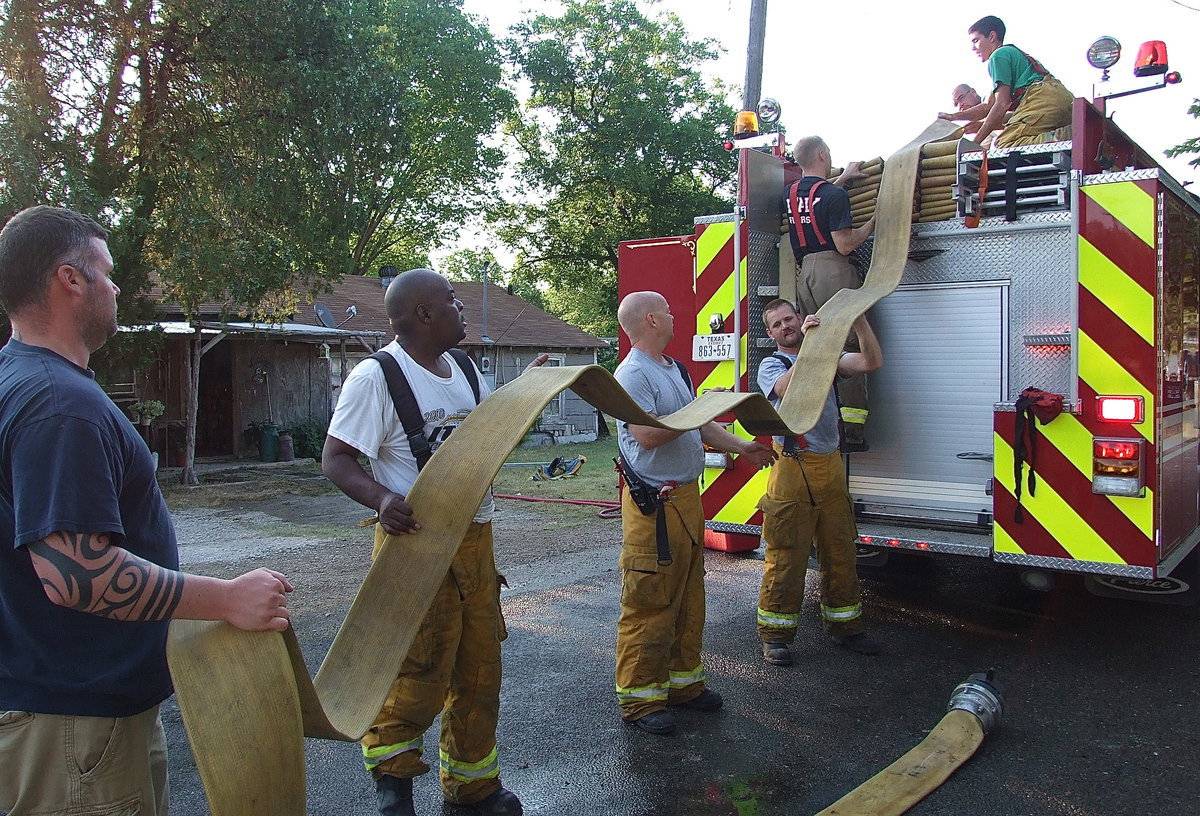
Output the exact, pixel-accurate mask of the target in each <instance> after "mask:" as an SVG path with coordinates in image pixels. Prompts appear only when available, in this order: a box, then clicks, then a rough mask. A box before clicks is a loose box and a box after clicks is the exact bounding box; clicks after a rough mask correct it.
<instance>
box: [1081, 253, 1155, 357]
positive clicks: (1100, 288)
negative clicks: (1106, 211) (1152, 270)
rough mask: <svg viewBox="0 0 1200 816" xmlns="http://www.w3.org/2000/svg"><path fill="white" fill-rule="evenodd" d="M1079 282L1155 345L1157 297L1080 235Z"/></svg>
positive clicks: (1148, 341) (1143, 337)
mask: <svg viewBox="0 0 1200 816" xmlns="http://www.w3.org/2000/svg"><path fill="white" fill-rule="evenodd" d="M1079 283H1080V284H1082V285H1083V287H1084V288H1086V289H1087V290H1088V291H1089V292H1091V293H1092V294H1093V295H1095V296H1096V299H1097V300H1099V301H1100V302H1101V303H1103V304H1104V305H1106V306H1108V308H1110V309H1112V310H1113V312H1114V313H1115V314H1116V315H1117V317H1119V318H1121V320H1122V321H1123V322H1125V323H1127V324H1129V327H1130V328H1131V329H1133V330H1134V331H1135V332H1137V333H1138V336H1139V337H1141V338H1142V339H1143V340H1145V341H1146V342H1147V343H1149V344H1151V345H1153V344H1154V296H1153V295H1151V294H1150V293H1149V292H1147V291H1146V290H1145V289H1144V288H1142V286H1141V285H1140V284H1139V283H1138V282H1137V281H1135V280H1134V279H1133V278H1131V277H1129V275H1127V274H1126V273H1125V270H1123V269H1121V267H1119V266H1117V265H1116V264H1115V263H1113V262H1112V261H1111V260H1109V259H1108V256H1107V255H1105V254H1104V253H1102V252H1101V251H1100V250H1098V249H1096V247H1095V246H1093V245H1092V243H1091V242H1090V241H1088V240H1087V239H1086V238H1084V237H1083V236H1082V235H1080V236H1079Z"/></svg>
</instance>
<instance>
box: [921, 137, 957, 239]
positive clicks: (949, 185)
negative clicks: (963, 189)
mask: <svg viewBox="0 0 1200 816" xmlns="http://www.w3.org/2000/svg"><path fill="white" fill-rule="evenodd" d="M957 147H958V140H953V141H949V142H934V143H932V144H927V145H925V146H924V147H923V148H921V170H920V173H919V174H918V176H917V195H916V201H915V204H914V207H913V220H914V221H918V222H921V223H927V222H929V221H949V220H950V219H952V218H957V217H958V202H957V201H955V199H954V184H955V181H956V179H957V175H958V154H957Z"/></svg>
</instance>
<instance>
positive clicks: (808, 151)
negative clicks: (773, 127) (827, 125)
mask: <svg viewBox="0 0 1200 816" xmlns="http://www.w3.org/2000/svg"><path fill="white" fill-rule="evenodd" d="M822 157H824V158H825V159H828V158H829V145H827V144H825V140H824V139H822V138H821V137H820V136H805V137H804V138H802V139H797V140H796V144H795V145H794V146H793V147H792V158H793V159H794V160H795V162H796V164H798V165H800V166H801V167H803V168H804V169H806V170H807V169H809V168H812V167H817V166H818V165H819V164H820V163H821V159H822Z"/></svg>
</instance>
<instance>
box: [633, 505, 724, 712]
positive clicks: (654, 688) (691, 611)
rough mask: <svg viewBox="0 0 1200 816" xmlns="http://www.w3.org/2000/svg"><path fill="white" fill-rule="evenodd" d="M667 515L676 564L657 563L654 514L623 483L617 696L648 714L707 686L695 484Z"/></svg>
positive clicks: (700, 535) (701, 533)
mask: <svg viewBox="0 0 1200 816" xmlns="http://www.w3.org/2000/svg"><path fill="white" fill-rule="evenodd" d="M658 512H662V513H665V514H666V519H667V537H668V540H669V541H670V549H671V563H670V564H669V565H663V564H659V563H658V560H659V559H658V550H657V546H656V535H655V519H656V517H655V516H654V515H649V516H647V515H643V514H642V511H641V510H639V509H638V508H637V505H636V504H634V503H633V500H632V499H631V498H630V497H629V489H628V488H627V487H624V486H623V487H622V488H621V529H622V534H623V537H624V541H623V543H622V545H621V558H620V567H621V576H622V577H621V616H620V619H619V620H618V621H617V702H619V703H620V705H621V717H622V719H624V720H627V721H631V722H632V721H633V720H638V719H641V718H642V717H644V716H646V715H647V714H651V713H653V712H655V711H659V710H661V709H663V708H665V707H666V706H668V705H679V704H680V703H685V702H687V701H688V700H691V699H693V698H695V697H696V696H698V695H699V694H700V693H701V692H702V691H704V679H705V671H704V664H703V663H702V662H701V660H700V648H701V644H702V641H703V638H704V546H703V545H704V510H703V508H702V507H701V506H700V488H699V486H698V485H697V483H696V482H691V483H689V484H686V485H681V486H679V487H677V488H675V490H674V491H672V493H671V500H670V501H669V502H667V503H666V505H664V506H663V507H662V508H661V509H660V510H659V511H658Z"/></svg>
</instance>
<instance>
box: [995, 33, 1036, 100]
mask: <svg viewBox="0 0 1200 816" xmlns="http://www.w3.org/2000/svg"><path fill="white" fill-rule="evenodd" d="M988 74H989V75H990V76H991V77H992V83H993V87H992V90H993V91H995V90H996V87H997V86H999V85H1007V86H1008V89H1009V91H1010V92H1011V93H1012V94H1014V95H1015V94H1016V92H1017V91H1018V90H1019V89H1020V88H1024V87H1025V86H1026V85H1030V84H1032V83H1034V82H1037V81H1038V80H1040V79H1041V78H1042V74H1039V73H1038V72H1037V71H1035V70H1034V68H1033V65H1031V64H1030V61H1029V58H1028V57H1026V56H1025V54H1023V53H1022V52H1021V50H1020V49H1018V48H1017V47H1016V46H1013V45H1002V46H1000V47H999V48H997V49H996V50H995V51H993V52H992V56H991V57H990V58H989V59H988Z"/></svg>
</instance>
